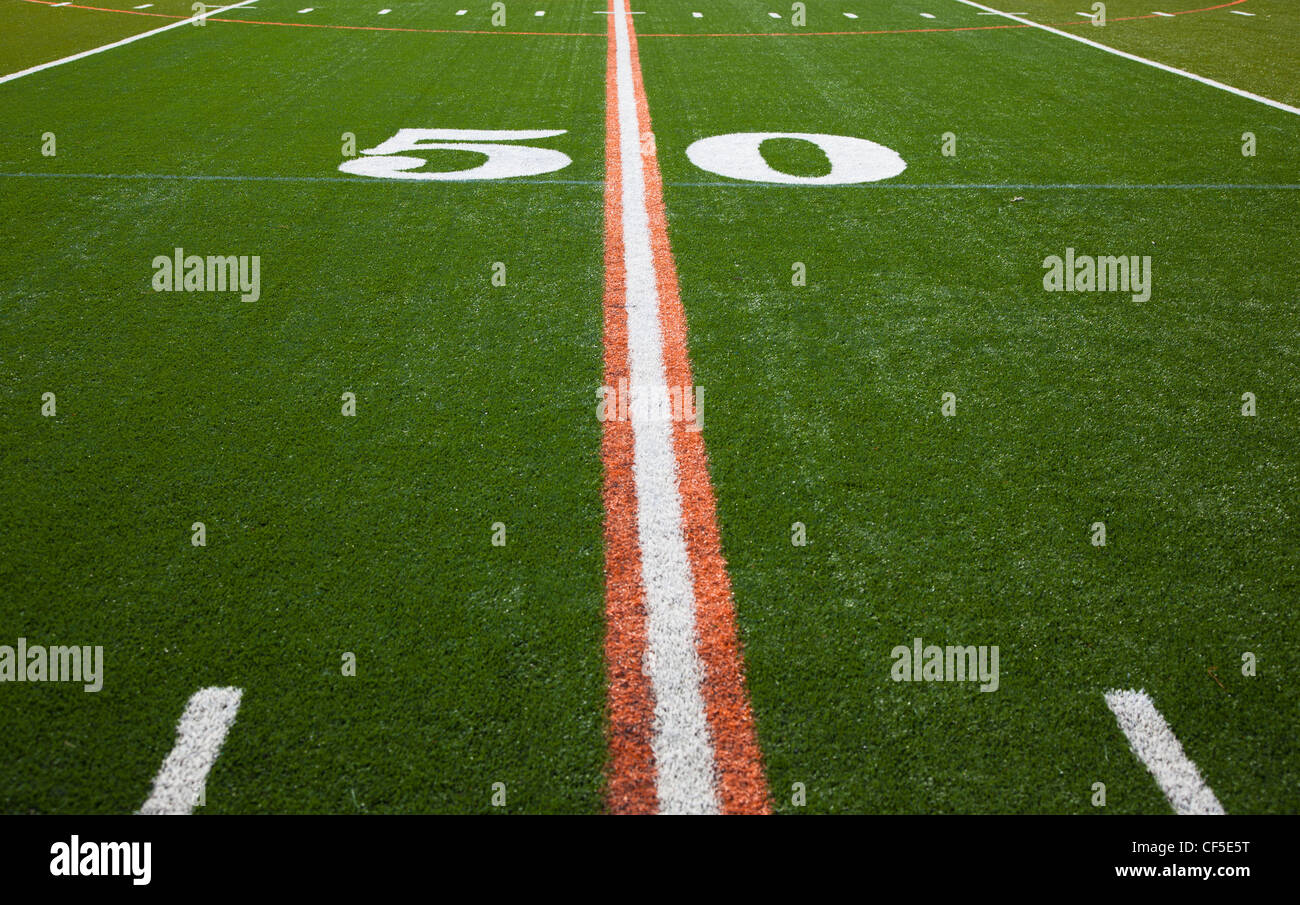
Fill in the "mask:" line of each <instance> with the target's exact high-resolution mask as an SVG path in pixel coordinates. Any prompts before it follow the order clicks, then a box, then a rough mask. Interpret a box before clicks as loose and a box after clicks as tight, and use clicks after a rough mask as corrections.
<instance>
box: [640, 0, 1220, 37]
mask: <svg viewBox="0 0 1300 905" xmlns="http://www.w3.org/2000/svg"><path fill="white" fill-rule="evenodd" d="M1245 2H1246V0H1230V2H1228V3H1220V4H1219V5H1218V6H1206V7H1203V8H1202V9H1185V10H1183V11H1181V12H1177V13H1170V16H1188V15H1191V14H1192V13H1208V12H1211V11H1213V10H1216V9H1226V8H1227V7H1229V6H1237V5H1239V4H1242V3H1245ZM1160 18H1163V17H1162V16H1157V15H1154V14H1148V15H1145V16H1117V17H1115V18H1110V19H1107V20H1106V21H1107V22H1134V21H1136V20H1138V19H1160ZM1041 24H1042V25H1050V26H1051V27H1053V28H1066V27H1068V26H1073V25H1091V24H1092V23H1091V22H1089V21H1088V20H1086V19H1083V20H1080V19H1071V20H1070V21H1068V22H1043V23H1041ZM1000 28H1033V26H1032V25H1021V24H1019V23H1012V24H1010V25H957V26H952V27H949V28H885V29H877V30H872V31H863V30H858V31H745V32H735V33H726V32H719V33H713V34H691V33H689V32H671V33H670V32H663V33H659V34H644V35H642V36H641V37H643V38H802V37H807V38H815V37H823V38H825V37H839V36H843V35H920V34H928V33H932V32H943V31H994V30H996V29H1000Z"/></svg>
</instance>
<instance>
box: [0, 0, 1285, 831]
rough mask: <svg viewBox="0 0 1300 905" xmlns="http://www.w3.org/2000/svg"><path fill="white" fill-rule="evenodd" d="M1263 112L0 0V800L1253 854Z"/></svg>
mask: <svg viewBox="0 0 1300 905" xmlns="http://www.w3.org/2000/svg"><path fill="white" fill-rule="evenodd" d="M310 3H319V4H320V5H318V6H315V7H311V6H308V5H307V4H310ZM386 3H387V4H390V5H391V6H385V4H386ZM1297 73H1300V8H1297V6H1296V4H1295V3H1294V2H1288V0H1228V2H1218V3H1215V2H1213V0H1113V2H1107V3H1105V4H1104V5H1103V4H1100V3H1098V4H1094V3H1092V2H1091V0H1077V2H1073V3H1072V2H1068V0H982V2H978V3H977V2H972V0H806V3H793V4H791V3H790V2H788V0H781V2H766V0H641V2H636V0H592V2H579V0H528V2H522V0H504V2H496V3H492V2H488V0H449V2H442V0H373V2H371V0H364V2H363V0H293V2H289V0H245V2H242V3H240V2H236V3H234V4H216V5H212V4H209V5H208V6H207V7H203V6H202V5H201V4H192V3H191V2H187V0H155V2H153V3H145V2H141V3H136V2H134V0H86V2H81V0H72V2H70V3H65V2H50V0H0V276H2V277H3V279H0V467H2V469H3V477H4V486H3V489H2V490H0V812H3V813H10V814H27V813H69V814H83V813H84V814H99V813H106V814H130V813H134V812H138V811H142V810H143V811H145V812H154V811H163V812H180V813H191V812H192V813H194V814H205V813H241V814H246V813H339V814H351V813H371V814H377V813H429V812H434V813H489V812H491V813H556V812H560V813H579V814H597V813H646V812H674V813H676V812H683V813H715V812H725V813H732V812H735V813H764V812H774V813H780V814H786V813H790V814H799V813H873V814H874V813H887V814H894V813H927V814H928V813H1068V814H1073V813H1078V814H1084V813H1103V814H1104V813H1122V814H1128V813H1141V814H1169V813H1174V812H1177V813H1219V812H1226V813H1229V814H1237V813H1252V814H1254V813H1289V814H1294V813H1297V812H1300V742H1298V741H1297V740H1298V739H1300V705H1298V702H1300V697H1298V696H1297V693H1296V689H1297V685H1300V607H1298V604H1300V526H1298V524H1297V518H1300V320H1298V315H1300V291H1298V290H1297V282H1296V278H1295V271H1296V267H1297V260H1298V259H1300V77H1298V76H1297ZM74 654H75V656H74ZM92 664H97V665H96V666H92ZM95 686H98V687H95Z"/></svg>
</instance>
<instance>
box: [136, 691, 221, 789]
mask: <svg viewBox="0 0 1300 905" xmlns="http://www.w3.org/2000/svg"><path fill="white" fill-rule="evenodd" d="M243 694H244V690H243V689H242V688H200V689H199V690H198V691H196V692H194V694H193V695H191V696H190V699H189V701H188V702H187V703H186V705H185V712H184V713H182V714H181V721H180V723H178V724H177V726H176V746H175V747H173V748H172V750H171V753H170V754H168V755H167V757H166V759H165V760H163V762H162V767H161V768H159V770H158V775H157V776H156V777H154V781H153V791H152V792H150V793H149V798H148V800H147V801H145V803H144V804H143V805H141V807H140V813H141V814H188V813H190V812H191V811H193V810H194V806H195V805H197V804H198V803H199V800H200V799H201V797H202V795H203V786H204V784H205V783H206V782H207V780H208V771H209V770H211V769H212V765H213V764H214V763H216V760H217V755H218V754H220V753H221V746H222V744H224V743H225V741H226V732H227V731H229V729H230V727H231V725H232V724H233V723H234V722H235V714H237V713H238V712H239V700H240V698H241V697H243Z"/></svg>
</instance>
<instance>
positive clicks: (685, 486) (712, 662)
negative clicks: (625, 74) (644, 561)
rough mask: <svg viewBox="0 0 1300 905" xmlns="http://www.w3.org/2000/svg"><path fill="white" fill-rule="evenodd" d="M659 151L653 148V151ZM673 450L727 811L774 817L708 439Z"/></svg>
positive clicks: (673, 369) (660, 253) (699, 437)
mask: <svg viewBox="0 0 1300 905" xmlns="http://www.w3.org/2000/svg"><path fill="white" fill-rule="evenodd" d="M628 20H629V21H628V36H629V40H630V49H632V82H633V86H634V88H636V98H637V118H638V120H640V124H641V134H642V135H653V134H654V131H653V129H651V126H650V108H649V105H647V103H646V92H645V86H643V83H642V79H641V57H640V53H638V52H637V33H636V29H634V27H633V25H632V17H628ZM651 147H653V146H651ZM642 165H643V172H645V182H646V207H647V208H649V212H650V237H651V244H653V247H654V259H655V278H656V281H658V285H659V319H660V324H662V329H663V358H664V371H666V372H667V381H666V382H667V385H668V386H680V387H682V395H685V394H686V391H688V389H686V387H693V386H694V385H695V382H694V377H693V376H692V369H690V351H689V347H688V345H686V312H685V309H684V308H682V306H681V293H680V289H679V285H677V267H676V263H675V261H673V256H672V246H671V244H669V242H668V217H667V209H666V205H664V200H663V177H662V174H660V173H659V157H658V156H656V155H655V153H653V152H651V153H645V155H642ZM673 446H675V449H676V454H677V486H679V490H680V493H681V515H682V533H684V534H685V540H686V550H688V553H689V554H690V564H692V571H693V572H694V585H695V631H697V632H698V633H699V657H701V661H702V662H703V664H705V687H703V697H705V706H706V709H707V713H708V724H710V728H711V729H712V741H714V757H715V758H716V761H718V780H719V789H718V793H719V800H720V804H722V810H723V813H724V814H767V813H771V804H770V801H768V794H767V779H766V776H764V774H763V759H762V753H761V750H759V746H758V735H757V732H755V727H754V714H753V711H751V710H750V703H749V692H748V689H746V687H745V670H744V659H742V655H741V649H740V642H738V637H737V629H736V607H735V599H733V597H732V586H731V576H729V575H728V573H727V560H725V559H724V558H723V550H722V540H720V534H719V531H718V507H716V503H715V501H714V489H712V482H711V481H710V479H708V458H707V455H706V451H705V438H703V433H702V432H699V430H692V429H689V428H688V424H686V421H685V420H681V419H679V420H676V421H673Z"/></svg>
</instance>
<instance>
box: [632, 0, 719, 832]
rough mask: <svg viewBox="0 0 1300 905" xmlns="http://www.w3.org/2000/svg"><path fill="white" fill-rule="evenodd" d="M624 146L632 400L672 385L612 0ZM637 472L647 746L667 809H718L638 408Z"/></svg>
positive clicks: (682, 612) (673, 552)
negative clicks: (650, 717) (649, 716)
mask: <svg viewBox="0 0 1300 905" xmlns="http://www.w3.org/2000/svg"><path fill="white" fill-rule="evenodd" d="M613 11H614V52H615V74H616V78H617V81H618V84H617V95H618V148H619V152H618V153H619V160H620V163H621V170H622V179H623V186H622V198H621V200H622V204H623V221H622V223H621V228H622V231H623V262H624V272H625V289H626V300H625V304H626V306H627V353H628V355H627V357H628V372H629V377H630V381H629V383H630V388H631V391H632V394H633V402H635V400H636V399H637V397H638V395H639V394H640V393H644V392H647V391H651V390H653V388H654V387H660V386H664V385H665V384H667V382H668V381H667V378H666V376H665V370H664V358H663V334H662V333H661V331H660V325H659V287H658V285H657V281H656V278H655V264H654V249H653V248H652V245H651V241H650V213H649V210H648V208H647V206H646V187H645V173H644V171H643V170H642V161H641V153H642V151H641V148H642V144H641V127H640V123H639V122H638V120H637V108H636V93H635V91H634V89H633V84H632V52H631V42H630V39H629V37H628V21H629V20H628V16H627V2H626V0H613ZM631 408H632V448H633V452H632V473H633V476H634V482H635V484H636V497H637V539H638V540H639V541H640V546H641V582H642V586H643V588H644V591H645V609H646V661H647V662H646V667H647V669H646V671H647V672H648V673H649V675H650V684H651V687H652V688H653V690H654V708H655V718H654V731H653V735H652V738H651V743H650V747H651V750H652V751H653V752H654V759H655V765H656V767H657V772H658V777H657V790H656V791H657V793H658V798H659V813H661V814H686V813H691V814H701V813H703V814H716V813H718V801H717V795H716V792H715V789H714V758H713V743H712V740H711V739H710V735H709V723H708V718H707V717H706V715H705V710H704V695H703V691H702V683H703V679H704V669H703V666H702V665H701V663H700V658H699V651H698V650H697V649H696V643H695V637H696V632H695V587H694V584H693V581H692V574H691V563H690V559H689V557H688V556H687V552H686V540H685V537H684V536H683V535H682V501H681V495H680V494H679V492H678V489H677V460H676V456H675V454H674V451H673V437H672V425H671V424H670V423H669V422H668V420H667V419H664V418H656V417H654V416H653V415H652V414H648V413H647V412H645V411H644V410H643V409H644V408H646V407H643V406H639V405H635V404H634V405H632V406H631Z"/></svg>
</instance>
